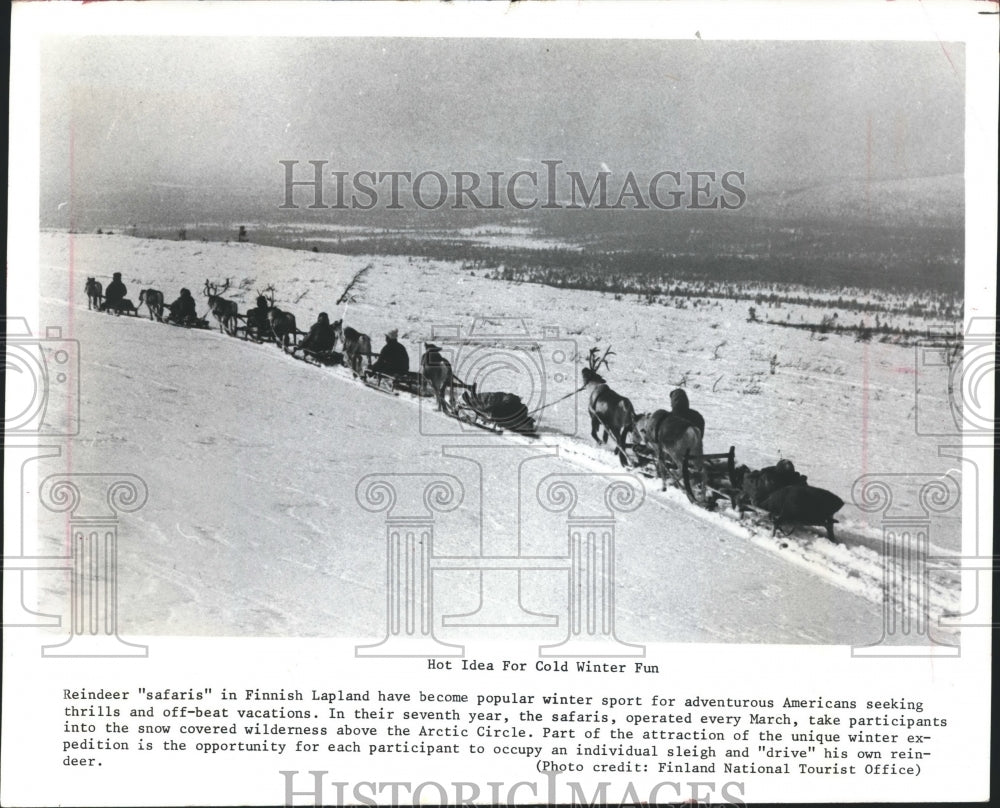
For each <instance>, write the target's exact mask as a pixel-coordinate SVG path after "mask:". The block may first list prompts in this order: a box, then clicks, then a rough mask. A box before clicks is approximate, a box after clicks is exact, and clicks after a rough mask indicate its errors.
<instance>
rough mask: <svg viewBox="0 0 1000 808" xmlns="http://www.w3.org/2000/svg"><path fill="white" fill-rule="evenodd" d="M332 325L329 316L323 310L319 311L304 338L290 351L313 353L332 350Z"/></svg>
mask: <svg viewBox="0 0 1000 808" xmlns="http://www.w3.org/2000/svg"><path fill="white" fill-rule="evenodd" d="M335 336H336V335H335V334H334V331H333V326H332V325H330V318H329V317H328V316H327V313H326V312H325V311H323V312H320V315H319V317H318V318H317V319H316V322H315V324H314V325H313V327H312V328H310V329H309V333H308V334H306V336H305V338H304V339H303V340H302V342H300V343H299V344H298V345H296V346H295V347H294V348H293V349H292V352H293V353H294V352H295V351H297V350H299V349H300V348H301V349H302V350H303V351H307V352H309V353H313V354H319V353H326V352H327V351H332V350H333V343H334V337H335Z"/></svg>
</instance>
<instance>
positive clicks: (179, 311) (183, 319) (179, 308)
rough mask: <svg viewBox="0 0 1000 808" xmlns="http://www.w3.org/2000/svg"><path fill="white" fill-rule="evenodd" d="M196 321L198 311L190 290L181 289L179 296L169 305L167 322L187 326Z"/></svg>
mask: <svg viewBox="0 0 1000 808" xmlns="http://www.w3.org/2000/svg"><path fill="white" fill-rule="evenodd" d="M197 320H198V310H197V309H196V307H195V302H194V298H193V297H191V290H190V289H181V296H180V297H179V298H177V299H176V300H175V301H174V302H173V303H171V304H170V315H169V316H168V317H167V322H168V323H169V322H172V323H181V324H182V325H187V324H190V323H193V322H196V321H197Z"/></svg>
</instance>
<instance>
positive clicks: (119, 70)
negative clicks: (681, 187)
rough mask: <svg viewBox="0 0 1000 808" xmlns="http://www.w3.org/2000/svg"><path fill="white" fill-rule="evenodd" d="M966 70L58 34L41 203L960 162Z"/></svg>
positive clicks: (768, 180) (740, 57)
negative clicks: (304, 183) (308, 178)
mask: <svg viewBox="0 0 1000 808" xmlns="http://www.w3.org/2000/svg"><path fill="white" fill-rule="evenodd" d="M964 70H965V67H964V49H963V46H962V45H961V44H954V45H949V44H941V43H910V42H874V43H872V42H846V43H841V42H838V43H821V42H793V43H782V42H702V41H697V40H696V41H684V42H663V41H634V40H631V41H621V40H618V41H615V40H612V41H608V40H541V39H534V40H511V39H506V40H483V39H477V40H454V39H344V40H337V39H328V38H314V39H289V38H263V37H259V38H253V39H232V38H221V37H219V38H177V37H170V38H167V37H161V38H151V37H141V38H139V37H136V38H129V37H114V38H110V37H88V38H76V39H68V38H52V39H49V40H46V42H45V44H44V46H43V49H42V71H41V75H42V99H41V101H42V130H41V148H42V207H43V213H44V211H45V209H46V206H53V205H57V204H59V202H60V201H64V200H66V199H67V198H68V196H69V185H70V182H71V181H72V183H73V186H74V188H75V189H76V193H75V197H76V198H77V199H79V200H86V199H90V198H91V195H93V194H105V193H113V194H121V193H125V194H127V193H130V192H134V193H141V192H143V189H146V188H148V187H150V186H159V187H174V186H180V187H182V188H183V187H200V188H203V189H204V188H212V187H224V188H243V189H246V190H247V192H248V194H250V195H251V196H254V195H256V196H260V197H261V198H267V199H268V201H270V200H271V199H274V200H277V202H280V199H281V194H282V182H283V176H284V175H283V169H282V167H281V166H280V165H279V164H278V161H279V160H290V159H291V160H295V159H297V160H303V161H305V160H314V159H326V160H330V161H331V168H340V169H343V170H348V171H359V170H365V169H367V170H375V171H390V170H413V171H420V170H425V169H434V170H438V171H441V172H447V171H458V170H469V171H479V172H483V173H485V172H486V171H508V172H509V171H514V170H517V169H519V168H524V167H526V166H529V167H531V166H530V164H532V163H534V164H536V165H537V163H538V161H540V160H543V159H557V160H563V161H564V162H565V163H566V167H567V168H571V169H576V170H581V171H585V172H586V171H592V172H596V171H598V170H600V167H601V164H602V163H603V164H605V165H607V166H608V167H609V168H610V169H611V170H612V171H614V172H615V173H616V174H618V173H619V172H620V173H622V174H624V173H625V172H626V171H629V170H632V171H635V172H637V173H640V172H642V173H646V174H649V173H652V172H655V171H660V170H678V171H692V170H712V169H714V170H718V171H729V170H736V171H745V172H746V175H747V179H746V184H747V187H748V188H749V189H760V190H777V189H782V188H800V187H803V186H805V185H811V184H814V183H821V182H828V181H831V180H838V179H842V178H864V177H866V176H867V175H868V174H869V173H870V175H871V176H872V177H873V178H876V179H880V178H900V177H919V176H930V175H940V174H952V173H959V172H961V171H962V170H963V167H964V161H963V131H964V120H963V119H964V87H965V82H964ZM869 144H870V149H869ZM71 151H72V167H71V164H70V162H71V161H70V153H71ZM71 178H72V180H71ZM43 219H44V216H43Z"/></svg>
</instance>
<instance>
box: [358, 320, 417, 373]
mask: <svg viewBox="0 0 1000 808" xmlns="http://www.w3.org/2000/svg"><path fill="white" fill-rule="evenodd" d="M409 370H410V355H409V354H408V353H407V352H406V348H404V347H403V346H402V345H401V344H400V342H399V329H396V328H394V329H392V331H390V332H389V333H387V334H386V335H385V345H383V346H382V350H381V351H380V352H379V355H378V359H376V360H375V362H374V363H373V364H372V366H371V367H370V368H369V369H368V372H369V373H383V374H385V375H386V376H401V375H403V374H404V373H408V372H409Z"/></svg>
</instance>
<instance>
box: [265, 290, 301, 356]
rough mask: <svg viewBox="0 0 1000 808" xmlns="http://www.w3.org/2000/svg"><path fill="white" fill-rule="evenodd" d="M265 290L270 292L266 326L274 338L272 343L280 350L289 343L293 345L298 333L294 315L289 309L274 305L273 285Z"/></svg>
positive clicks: (285, 347)
mask: <svg viewBox="0 0 1000 808" xmlns="http://www.w3.org/2000/svg"><path fill="white" fill-rule="evenodd" d="M265 291H267V292H270V293H271V297H270V299H269V300H268V302H269V303H270V307H269V308H268V310H267V327H268V330H269V331H270V332H271V336H272V337H273V338H274V344H275V345H277V346H278V347H279V348H281V349H282V350H285V349H287V348H288V346H289V343H291V345H292V347H295V337H296V335H297V334H298V333H299V330H298V328H297V327H296V325H295V315H294V314H292V313H291V312H290V311H282V310H281V309H279V308H278V307H277V306H275V305H274V287H273V286H268V287H267V289H266V290H265Z"/></svg>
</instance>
